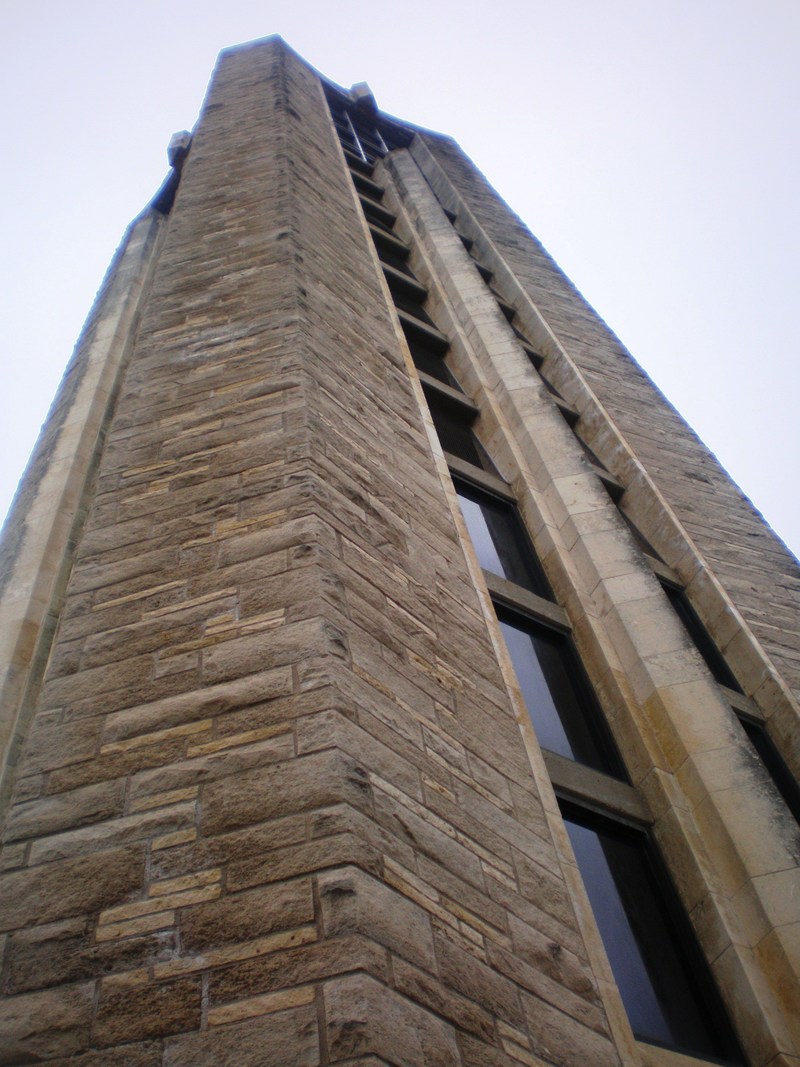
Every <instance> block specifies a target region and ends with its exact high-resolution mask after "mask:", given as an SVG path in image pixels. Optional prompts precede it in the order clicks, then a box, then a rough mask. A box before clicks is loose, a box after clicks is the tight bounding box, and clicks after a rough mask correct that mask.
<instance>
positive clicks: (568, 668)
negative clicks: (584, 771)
mask: <svg viewBox="0 0 800 1067" xmlns="http://www.w3.org/2000/svg"><path fill="white" fill-rule="evenodd" d="M498 618H499V620H500V629H501V630H502V631H503V637H504V638H505V642H506V646H507V648H508V652H509V655H510V656H511V662H512V663H513V664H514V671H515V673H516V675H517V681H518V682H519V687H520V689H521V691H522V697H523V699H524V701H525V706H526V707H527V709H528V714H529V715H530V717H531V722H532V723H533V728H534V730H535V731H536V737H537V739H538V741H539V744H540V745H541V746H542V748H546V749H549V750H550V751H551V752H557V753H558V755H559V756H565V757H566V758H567V759H573V760H576V761H577V762H578V763H584V764H586V766H588V767H594V769H595V770H597V771H603V772H604V773H605V774H613V775H614V776H615V777H618V778H624V777H625V775H624V773H623V771H622V768H621V764H620V761H619V757H618V756H617V755H616V752H615V750H614V747H613V742H612V741H611V738H610V737H608V735H607V731H606V728H605V723H604V721H603V719H602V712H601V711H600V708H599V707H598V706H597V703H596V700H595V698H594V695H593V694H592V692H591V689H590V687H589V683H588V681H587V680H586V679H585V677H584V675H583V668H582V667H581V664H580V662H579V660H578V657H577V654H576V653H575V650H574V649H573V647H572V644H571V642H570V640H569V638H568V637H565V636H564V635H563V634H558V633H556V632H555V631H553V630H550V629H548V628H547V627H544V626H537V625H536V623H534V622H529V621H527V620H525V621H522V620H521V619H520V618H519V617H517V616H515V615H511V614H509V613H506V612H505V611H503V610H502V609H499V610H498Z"/></svg>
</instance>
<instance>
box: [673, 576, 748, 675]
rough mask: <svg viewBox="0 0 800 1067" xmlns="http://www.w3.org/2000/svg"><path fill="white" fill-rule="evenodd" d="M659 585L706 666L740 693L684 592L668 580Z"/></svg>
mask: <svg viewBox="0 0 800 1067" xmlns="http://www.w3.org/2000/svg"><path fill="white" fill-rule="evenodd" d="M661 586H662V588H663V590H664V592H665V593H666V594H667V596H668V597H669V602H670V604H672V606H673V608H674V609H675V614H676V615H677V616H678V618H679V619H680V620H681V622H682V623H683V626H684V629H685V630H686V632H687V633H688V634H689V637H691V639H692V641H693V643H694V646H695V648H696V649H697V651H698V652H699V653H700V655H701V656H702V657H703V659H704V660H705V661H706V666H707V667H708V669H709V670H710V671H711V673H712V674H713V675H714V677H715V678H716V680H717V681H718V682H719V684H720V685H724V686H727V688H728V689H734V690H735V691H736V692H737V693H741V691H742V690H741V687H740V686H739V683H738V682H737V681H736V679H735V678H734V676H733V672H732V671H731V669H730V667H729V666H728V664H727V663H726V662H725V660H724V659H723V658H722V654H721V653H720V651H719V649H718V648H717V646H716V645H715V644H714V642H713V641H712V640H711V638H710V637H709V635H708V631H707V630H706V628H705V626H703V624H702V622H700V620H699V619H698V617H697V615H696V614H695V611H694V608H693V607H692V606H691V604H690V603H689V601H688V599H687V597H686V593H684V591H683V590H682V589H678V588H676V587H675V586H674V585H671V584H670V583H669V582H664V581H662V583H661Z"/></svg>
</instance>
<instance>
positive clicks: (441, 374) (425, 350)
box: [406, 334, 461, 390]
mask: <svg viewBox="0 0 800 1067" xmlns="http://www.w3.org/2000/svg"><path fill="white" fill-rule="evenodd" d="M406 340H407V341H408V347H409V350H410V352H411V358H412V359H413V360H414V366H415V367H416V368H417V370H421V371H423V372H424V373H425V374H430V376H431V378H436V379H437V380H438V381H440V382H444V384H445V385H449V386H452V388H454V389H458V390H461V386H460V385H459V384H458V382H457V381H456V378H455V376H454V375H453V374H452V373H451V372H450V370H449V369H448V367H447V365H446V364H445V362H444V358H443V357H442V356H441V355H440V354H439V352H438V351H437V352H434V351H433V350H432V349H431V348H429V347H428V346H427V345H425V344H423V343H422V342H421V341H420V340H418V339H417V338H415V337H413V336H411V335H410V334H406Z"/></svg>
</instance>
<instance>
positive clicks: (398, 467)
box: [0, 41, 620, 1067]
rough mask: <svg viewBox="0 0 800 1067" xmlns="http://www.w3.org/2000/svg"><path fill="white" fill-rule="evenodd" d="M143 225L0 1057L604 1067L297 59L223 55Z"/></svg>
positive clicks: (13, 877)
mask: <svg viewBox="0 0 800 1067" xmlns="http://www.w3.org/2000/svg"><path fill="white" fill-rule="evenodd" d="M163 240H164V243H163V246H162V248H161V250H160V253H159V257H158V263H157V268H156V272H155V275H154V278H153V281H152V286H151V289H150V293H149V297H148V301H147V304H146V307H145V309H144V311H143V315H142V321H141V323H140V325H139V328H138V331H137V333H136V341H135V346H134V349H133V352H132V355H131V358H130V364H129V368H128V370H127V373H126V375H125V378H124V382H123V384H122V389H121V393H120V396H119V400H118V402H117V404H116V407H115V410H114V413H113V419H112V421H111V423H110V426H109V428H108V433H107V440H106V444H105V448H104V451H103V455H102V459H101V462H100V466H99V471H98V474H97V478H96V485H95V487H94V495H93V497H92V499H91V504H90V507H89V512H88V517H87V521H86V524H85V528H84V532H83V535H82V537H81V539H80V542H79V544H78V546H77V550H76V556H75V561H74V566H73V568H72V573H71V577H70V580H69V583H68V586H67V589H66V595H65V602H64V609H63V612H62V613H61V618H60V623H59V627H58V631H57V634H56V638H55V641H54V643H53V647H52V653H51V656H50V660H49V665H48V668H47V672H46V676H45V680H44V685H43V687H42V691H41V696H40V698H39V700H38V703H37V705H36V708H35V714H34V717H33V721H32V725H31V729H30V733H29V736H28V740H27V744H26V746H25V749H24V752H23V755H22V757H21V760H20V762H19V767H18V772H17V776H16V792H15V797H14V802H13V805H12V807H11V809H10V812H9V814H8V818H7V821H6V825H5V832H4V846H3V851H2V867H3V872H4V873H3V874H2V875H0V930H1V931H2V942H0V945H1V951H2V970H1V971H0V982H1V983H2V991H3V994H4V996H3V999H2V1001H0V1034H2V1037H0V1050H2V1051H0V1063H6V1064H12V1063H20V1062H49V1063H58V1064H66V1063H70V1064H81V1065H82V1067H88V1065H89V1064H101V1063H108V1062H110V1061H111V1059H114V1060H116V1061H119V1062H124V1063H126V1064H131V1065H134V1064H135V1065H141V1067H144V1065H150V1064H153V1065H155V1064H170V1065H181V1064H186V1065H189V1064H197V1063H236V1064H237V1065H241V1064H248V1063H252V1064H259V1065H266V1064H276V1065H277V1064H281V1065H285V1064H289V1063H292V1064H294V1063H296V1064H303V1065H314V1064H325V1063H338V1064H345V1063H352V1062H354V1061H356V1060H358V1062H360V1063H364V1064H374V1065H377V1064H382V1063H403V1064H409V1065H419V1067H423V1065H425V1067H429V1065H437V1067H438V1065H451V1064H452V1065H460V1064H463V1065H468V1064H469V1065H475V1067H479V1065H480V1067H485V1065H489V1064H497V1065H504V1064H514V1063H520V1062H524V1063H533V1064H537V1063H542V1062H543V1063H547V1064H561V1065H564V1067H567V1065H572V1064H575V1063H578V1062H586V1063H591V1064H593V1065H598V1067H600V1065H606V1064H608V1065H611V1064H616V1063H619V1062H620V1053H619V1052H618V1051H617V1048H616V1046H615V1043H614V1042H613V1041H612V1040H611V1037H610V1033H609V1027H608V1022H607V1017H606V1012H605V1008H604V1005H603V1002H602V1000H601V997H600V994H599V992H598V983H597V980H596V977H595V974H594V973H593V971H592V968H591V966H590V965H589V962H588V958H587V950H586V946H585V945H584V942H583V939H582V936H581V934H580V929H579V924H578V921H577V918H576V915H575V905H574V904H573V902H572V896H571V894H570V893H569V892H568V889H567V884H566V882H565V877H564V874H563V871H562V864H561V859H560V857H559V854H558V851H557V849H556V846H555V845H554V842H553V838H552V836H551V832H550V828H549V822H548V819H549V815H548V813H547V810H546V807H545V804H544V803H543V799H542V796H541V795H540V793H539V790H538V789H537V787H536V785H535V783H534V779H533V775H532V772H531V767H530V763H529V760H528V757H527V755H526V752H525V747H524V744H523V742H522V739H521V736H520V732H519V728H518V725H517V722H516V720H515V716H514V711H513V708H512V706H511V704H510V702H509V697H508V693H507V690H506V687H505V685H504V683H503V679H502V677H501V675H500V669H499V667H498V664H497V660H496V656H495V654H494V650H493V648H492V645H491V642H490V638H489V635H488V633H487V630H486V625H485V620H484V615H483V613H482V610H481V605H480V602H479V600H478V593H477V592H476V590H475V587H474V584H473V582H472V580H471V579H470V574H469V570H468V565H467V561H466V560H465V557H464V553H463V549H462V547H461V543H460V541H459V538H458V535H457V530H456V525H455V523H454V520H453V517H452V514H451V512H450V510H449V507H448V502H447V496H446V494H445V491H444V488H443V482H442V473H441V468H440V467H439V466H437V463H436V460H435V457H434V454H433V453H432V451H431V446H430V441H429V438H428V434H427V432H426V429H425V426H424V424H423V421H422V416H421V414H420V406H419V401H418V398H417V396H416V395H415V393H414V389H413V387H412V383H411V379H410V376H409V372H408V369H407V365H406V362H405V359H406V355H407V354H405V353H404V349H403V345H402V342H401V341H400V339H399V337H398V334H397V333H396V328H395V326H394V324H393V319H392V316H391V314H390V312H389V309H388V306H387V301H386V295H385V289H384V286H383V281H382V277H381V272H380V269H379V266H378V264H377V261H376V259H375V256H374V252H373V250H372V247H371V243H370V240H369V237H368V234H367V232H366V228H365V226H364V223H363V221H362V220H361V216H360V214H359V211H358V207H357V204H356V201H355V198H354V195H353V192H352V189H351V186H350V183H349V177H348V175H347V172H346V168H345V166H344V163H343V161H342V158H341V154H340V150H339V148H338V145H337V143H336V139H335V135H334V132H333V129H332V126H331V124H330V120H329V118H328V116H327V112H326V109H325V107H324V103H323V96H322V90H321V86H320V84H319V81H318V79H317V77H316V75H314V74H313V72H311V71H310V70H309V69H308V68H307V67H306V66H305V65H304V64H303V63H302V62H301V61H299V60H298V59H297V58H296V57H295V56H294V55H293V54H292V53H291V52H289V50H288V49H286V47H285V46H284V45H283V44H282V43H281V42H279V41H272V42H268V43H264V44H261V45H258V46H254V47H251V48H248V49H242V50H237V51H235V52H232V53H227V54H224V55H223V57H222V59H221V62H220V64H219V66H218V69H217V72H216V74H215V78H214V81H213V84H212V88H211V91H210V96H209V99H208V101H207V103H206V107H205V109H204V112H203V117H202V119H201V122H200V125H199V128H198V130H197V132H196V135H195V138H194V142H193V146H192V149H191V153H190V156H189V158H188V161H187V163H186V164H185V168H184V174H183V178H182V181H181V185H180V189H179V191H178V196H177V200H176V204H175V207H174V209H173V213H172V215H171V217H170V219H169V222H168V225H167V230H166V233H165V235H164V238H163ZM467 664H468V668H469V669H468V670H465V665H467Z"/></svg>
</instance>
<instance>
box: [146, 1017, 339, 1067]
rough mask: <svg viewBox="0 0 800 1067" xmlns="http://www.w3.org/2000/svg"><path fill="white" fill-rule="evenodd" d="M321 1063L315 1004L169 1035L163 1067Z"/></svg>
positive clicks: (285, 1066) (312, 1066) (276, 1066)
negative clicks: (204, 1029)
mask: <svg viewBox="0 0 800 1067" xmlns="http://www.w3.org/2000/svg"><path fill="white" fill-rule="evenodd" d="M159 1062H160V1061H159ZM319 1062H320V1059H319V1039H318V1036H317V1017H316V1011H315V1008H314V1006H313V1005H308V1006H306V1007H300V1008H292V1009H290V1010H289V1011H278V1012H275V1013H273V1014H270V1015H266V1016H263V1017H261V1018H255V1019H246V1020H245V1021H244V1022H239V1023H233V1024H231V1025H229V1026H221V1027H219V1028H214V1029H213V1030H210V1031H205V1032H203V1033H198V1034H187V1035H185V1036H181V1037H175V1038H170V1039H169V1040H168V1041H167V1043H166V1048H165V1051H164V1067H198V1065H199V1064H205V1063H208V1064H212V1063H213V1064H214V1065H215V1067H290V1065H291V1067H316V1064H318V1063H319Z"/></svg>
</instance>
